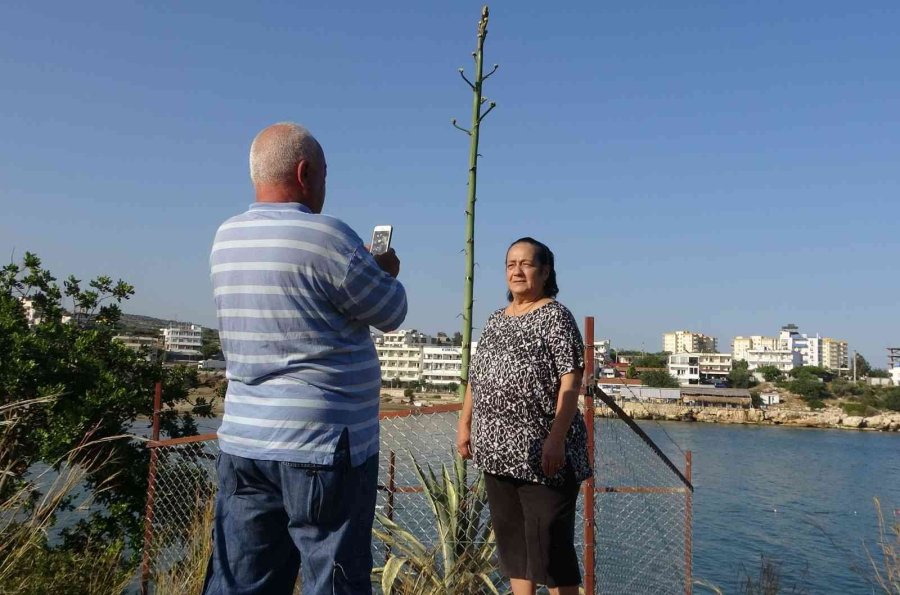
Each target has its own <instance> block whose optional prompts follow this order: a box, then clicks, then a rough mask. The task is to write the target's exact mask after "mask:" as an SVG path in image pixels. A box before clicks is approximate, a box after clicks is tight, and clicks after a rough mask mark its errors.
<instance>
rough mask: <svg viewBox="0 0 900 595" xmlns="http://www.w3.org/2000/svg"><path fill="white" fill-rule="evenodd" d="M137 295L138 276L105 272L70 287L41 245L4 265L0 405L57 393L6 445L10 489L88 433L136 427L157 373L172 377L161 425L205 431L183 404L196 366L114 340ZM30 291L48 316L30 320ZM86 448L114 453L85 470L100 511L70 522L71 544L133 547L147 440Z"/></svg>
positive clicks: (148, 409)
mask: <svg viewBox="0 0 900 595" xmlns="http://www.w3.org/2000/svg"><path fill="white" fill-rule="evenodd" d="M133 294H134V288H133V287H132V286H131V285H129V284H127V283H125V282H124V281H121V280H120V281H118V282H115V283H114V282H113V281H112V279H111V278H109V277H106V276H101V277H98V278H96V279H94V280H93V281H91V282H90V283H89V284H88V288H87V289H83V288H82V282H81V281H80V280H78V279H76V278H75V277H72V276H70V277H69V278H68V279H66V280H65V281H64V283H63V288H62V289H61V288H60V287H59V285H58V284H57V283H56V279H55V278H54V277H53V276H52V275H51V274H50V272H49V271H46V270H45V269H44V268H43V266H42V264H41V260H40V259H39V258H38V257H37V256H36V255H34V254H32V253H26V254H25V257H24V259H23V262H22V264H21V265H19V264H9V265H7V266H5V267H3V268H2V269H0V404H2V405H10V404H15V403H21V402H25V401H28V400H30V399H34V398H38V397H48V396H52V397H53V398H52V399H50V400H49V401H48V402H45V403H39V404H35V405H32V406H30V407H28V408H27V412H26V413H25V414H23V415H22V416H21V417H20V420H19V423H18V424H17V425H16V427H15V429H14V430H13V431H11V432H10V433H9V434H7V436H6V441H7V444H6V447H7V448H9V449H12V456H13V458H14V460H16V461H17V465H16V466H15V468H14V469H9V470H8V471H9V472H10V473H12V474H13V480H14V481H13V482H7V483H6V484H5V485H6V486H7V488H8V489H15V485H16V484H17V483H18V482H17V481H15V480H18V481H21V480H22V479H23V478H24V477H25V476H26V474H27V473H28V471H29V469H31V468H32V466H33V465H35V464H36V463H38V462H44V463H46V464H49V465H55V464H57V462H58V461H60V460H61V459H62V458H63V457H64V456H65V455H66V454H67V453H69V452H70V451H71V450H72V449H73V448H74V447H76V446H78V445H79V443H81V441H82V440H84V438H85V436H87V435H90V436H91V437H92V439H93V440H95V441H96V440H99V439H103V438H108V437H112V436H120V435H124V434H130V433H131V432H132V431H133V428H134V427H135V425H136V421H137V419H138V418H139V417H144V418H147V417H149V416H151V415H152V413H153V411H152V409H153V387H154V384H155V383H156V382H157V381H162V382H163V395H162V397H163V406H164V411H163V414H162V416H161V429H162V431H163V432H164V433H166V434H168V435H169V436H173V437H175V436H182V435H185V434H192V433H196V426H195V425H194V423H193V418H192V417H191V415H190V414H189V413H185V414H179V413H178V412H177V411H176V410H175V408H174V406H175V404H176V402H178V401H181V400H183V399H184V398H185V396H186V394H187V390H188V389H189V385H190V383H191V379H190V376H189V374H188V373H185V372H184V371H183V370H177V369H175V370H164V369H163V368H162V366H161V364H159V363H158V362H155V361H148V360H147V358H146V357H145V355H146V354H145V353H141V352H135V351H133V350H131V349H129V348H128V347H125V346H124V345H122V344H121V343H119V342H117V341H114V340H113V338H114V337H115V335H116V334H117V333H118V331H119V329H118V326H117V325H118V321H119V318H120V316H121V310H120V307H119V305H120V304H121V303H122V302H123V301H124V300H127V299H128V298H129V297H131V295H133ZM23 299H28V300H30V301H31V304H32V305H33V307H34V308H35V310H36V312H37V313H39V315H40V320H39V322H37V323H35V324H31V325H29V323H28V319H27V318H26V315H25V310H24V307H23V302H22V300H23ZM64 299H67V300H68V301H70V302H71V314H72V317H73V320H74V321H75V322H64V321H63V320H64V315H65V314H66V313H65V311H64V309H63V300H64ZM194 374H195V375H196V371H194ZM79 456H81V457H84V459H85V460H88V459H90V458H95V459H96V458H98V457H104V458H105V457H108V458H109V461H108V463H107V464H105V465H103V466H101V467H99V468H92V469H91V470H90V472H89V473H88V474H87V476H86V479H85V482H86V489H87V490H88V491H93V492H94V496H95V499H96V502H97V503H98V504H99V506H98V509H99V511H98V512H95V513H93V514H92V515H91V516H90V517H89V518H88V519H87V520H85V521H82V522H80V523H79V524H78V525H76V526H75V527H70V528H68V529H66V530H65V531H64V532H63V537H64V539H65V543H66V544H68V545H77V544H84V543H86V542H87V541H88V540H98V539H99V540H107V541H112V540H116V539H121V538H122V537H128V538H129V539H130V542H131V548H132V549H133V550H134V551H139V549H140V547H139V544H140V536H141V529H142V528H141V518H142V514H143V509H144V504H145V499H146V494H147V465H148V461H149V453H148V451H147V449H146V448H145V447H144V446H143V445H142V444H141V443H139V442H137V441H131V440H114V441H106V442H101V443H99V444H97V446H95V447H92V448H88V449H83V450H80V451H79ZM76 462H77V461H76ZM98 486H106V489H102V490H98V489H97V488H98Z"/></svg>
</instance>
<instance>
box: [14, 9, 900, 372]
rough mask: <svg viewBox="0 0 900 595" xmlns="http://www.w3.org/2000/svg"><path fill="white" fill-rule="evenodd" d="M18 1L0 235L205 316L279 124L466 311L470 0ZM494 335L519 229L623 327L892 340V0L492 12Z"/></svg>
mask: <svg viewBox="0 0 900 595" xmlns="http://www.w3.org/2000/svg"><path fill="white" fill-rule="evenodd" d="M256 4H257V3H248V2H207V3H201V2H188V3H174V2H173V3H168V5H163V3H154V4H153V5H152V6H141V5H139V4H137V3H134V2H122V1H116V2H103V3H101V2H88V3H62V2H57V3H13V4H7V6H5V7H4V11H3V13H4V16H3V19H2V23H0V81H2V88H3V91H2V93H0V201H2V207H3V209H2V215H0V253H2V254H3V259H4V260H6V259H7V258H8V255H9V254H11V253H12V252H13V250H15V254H16V255H17V256H21V254H22V253H23V252H24V251H25V250H30V251H34V252H37V253H38V254H39V255H40V256H41V257H43V259H44V261H45V263H46V264H47V265H48V266H49V267H50V268H51V270H52V271H53V272H54V273H56V274H57V276H58V277H64V276H65V275H67V274H69V273H75V274H76V275H77V276H79V277H81V278H89V277H92V276H94V275H97V274H102V273H108V274H111V275H113V276H116V277H122V278H124V279H126V280H127V281H129V282H131V283H133V284H134V285H135V286H136V288H137V295H136V296H135V298H133V300H132V301H131V303H130V304H128V305H127V307H126V310H127V311H129V312H134V313H142V314H149V315H156V316H161V317H171V318H178V319H183V320H189V321H194V322H199V323H202V324H205V325H210V326H213V325H214V323H215V317H214V310H213V304H212V299H211V290H210V284H209V279H208V271H207V256H208V250H209V245H210V242H211V239H212V236H213V233H214V231H215V228H216V227H217V225H218V224H219V223H220V222H221V221H222V220H224V219H225V218H227V217H229V216H231V215H233V214H236V213H238V212H240V211H242V210H243V209H245V208H246V206H247V205H248V204H249V203H250V202H251V200H252V189H251V186H250V182H249V179H248V174H247V151H248V148H249V144H250V140H251V139H252V137H253V135H254V134H255V133H256V132H257V131H258V130H259V129H260V128H262V127H263V126H265V125H267V124H270V123H273V122H275V121H279V120H295V121H299V122H301V123H303V124H305V125H306V126H308V127H309V128H310V129H311V130H312V131H313V133H314V134H316V135H317V136H318V138H319V139H320V140H321V141H322V144H323V145H324V147H325V150H326V153H327V156H328V161H329V163H328V173H329V177H328V200H327V203H326V211H327V212H328V213H330V214H333V215H336V216H338V217H341V218H342V219H344V220H345V221H347V222H348V223H349V224H351V225H352V226H353V227H354V228H355V229H357V231H358V232H359V233H360V235H361V236H363V237H366V236H368V235H369V234H370V233H371V231H370V230H371V228H372V227H373V226H374V225H376V224H381V223H390V224H393V225H394V227H395V233H394V246H395V247H396V249H397V251H398V253H399V255H400V257H401V259H402V263H403V264H402V267H403V268H402V272H401V277H402V279H403V280H404V281H405V284H406V286H407V289H408V292H409V297H410V303H411V307H410V312H409V317H408V319H407V323H406V325H405V326H409V327H416V328H419V329H422V330H425V331H428V332H435V331H438V330H445V331H447V332H451V333H452V332H453V331H455V330H457V329H458V327H459V324H460V320H459V318H458V314H459V312H460V310H461V305H462V282H463V257H462V254H461V253H460V250H461V248H462V246H463V239H464V227H463V226H464V213H463V211H464V203H465V197H466V186H465V181H466V164H467V155H468V138H467V137H465V136H464V135H462V134H461V133H459V132H457V131H456V130H454V129H453V128H451V127H450V119H451V118H453V117H456V118H458V119H460V121H462V122H465V121H466V120H467V119H468V118H469V115H470V109H471V107H470V106H471V95H470V93H469V91H468V88H467V87H466V86H465V85H464V83H463V82H462V81H461V80H460V79H459V77H458V75H457V73H456V69H457V68H458V67H459V66H465V67H466V68H467V70H469V71H471V58H470V55H469V54H470V52H471V51H472V50H473V48H474V40H475V24H476V22H477V19H478V15H479V11H480V4H478V3H475V2H463V1H460V2H452V3H449V2H447V3H441V4H440V5H439V6H436V5H435V4H436V3H421V2H409V3H387V4H385V3H371V2H367V3H355V5H350V4H347V3H315V4H316V7H310V6H311V5H312V4H313V3H303V2H283V3H259V4H260V6H256ZM492 11H493V12H492V17H491V26H490V34H489V36H488V41H487V62H488V63H494V62H498V63H500V64H501V67H500V70H499V71H498V73H497V74H496V75H495V76H494V77H493V78H491V80H490V81H489V84H488V85H487V95H488V96H489V97H490V98H491V99H494V100H496V101H497V102H498V107H497V109H496V110H494V112H492V114H491V115H490V116H489V117H488V119H487V120H486V121H485V125H484V128H483V141H482V147H481V152H482V153H483V155H484V158H483V159H482V161H481V170H480V179H479V198H480V202H479V203H478V209H477V236H476V242H477V254H476V258H477V261H478V262H479V267H478V269H477V274H476V300H477V301H476V308H475V310H476V325H479V324H481V323H483V321H484V319H485V318H486V316H487V314H488V313H489V312H490V311H492V310H493V309H494V308H496V307H499V306H500V305H502V302H503V293H504V278H503V269H502V261H503V255H504V250H505V248H506V246H507V245H508V243H509V242H510V241H511V240H513V239H515V238H517V237H519V236H522V235H533V236H535V237H537V238H538V239H541V240H543V241H545V242H546V243H548V244H549V245H550V246H551V248H553V249H554V251H555V252H556V254H557V259H558V267H559V277H560V286H561V288H562V292H561V294H560V296H559V297H560V300H561V301H562V302H563V303H565V304H567V305H568V306H569V307H570V308H571V309H572V310H573V312H574V313H575V315H576V317H578V318H579V320H580V319H581V318H582V317H583V316H585V315H594V316H596V319H597V325H598V335H600V336H605V337H610V338H611V339H612V340H613V343H614V344H615V345H617V346H620V347H637V348H640V347H641V346H642V345H643V346H644V347H645V348H646V349H648V350H657V349H661V333H663V332H664V331H667V330H674V329H679V328H687V329H691V330H695V331H699V332H704V333H707V334H711V335H714V336H716V337H718V338H719V341H720V346H721V347H722V348H723V349H724V350H727V349H728V348H729V345H730V343H731V338H732V337H733V336H734V335H737V334H774V333H776V332H777V330H778V329H779V327H780V326H781V325H782V324H785V323H788V322H794V323H796V324H798V325H799V326H800V327H801V330H802V331H804V332H813V333H814V332H819V333H821V334H823V335H826V336H834V337H839V338H845V339H847V340H849V341H850V345H851V349H858V350H860V351H861V352H862V353H863V354H864V355H865V356H866V357H867V358H869V360H870V361H872V363H873V364H876V365H879V366H884V364H885V357H884V355H885V352H884V347H885V346H888V345H900V315H898V296H900V276H898V273H897V271H898V267H897V262H898V254H900V233H898V215H900V209H898V195H900V192H898V191H900V111H898V106H900V77H898V76H897V73H898V63H897V61H898V56H900V36H898V35H897V31H898V30H900V5H898V4H897V3H896V2H895V1H894V0H886V1H882V2H864V3H847V2H835V1H819V2H812V1H803V2H791V3H784V2H773V1H763V2H754V3H724V2H708V3H699V2H695V3H672V2H653V3H651V2H645V3H619V4H611V3H598V2H581V3H567V6H566V7H565V8H555V7H553V5H552V3H547V2H516V3H512V2H506V3H503V4H496V5H494V6H492Z"/></svg>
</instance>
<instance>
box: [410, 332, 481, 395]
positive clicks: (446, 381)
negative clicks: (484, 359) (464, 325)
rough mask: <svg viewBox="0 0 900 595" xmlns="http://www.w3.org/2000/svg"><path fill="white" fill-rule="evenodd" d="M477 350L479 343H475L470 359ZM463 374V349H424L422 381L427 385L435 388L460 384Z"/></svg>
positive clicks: (440, 347)
mask: <svg viewBox="0 0 900 595" xmlns="http://www.w3.org/2000/svg"><path fill="white" fill-rule="evenodd" d="M477 349H478V342H473V343H472V352H471V354H470V357H471V356H473V355H475V351H476V350H477ZM469 361H471V359H470V360H469ZM461 372H462V347H456V346H451V347H445V346H438V345H435V346H425V347H423V348H422V375H421V381H422V382H424V383H425V384H430V385H434V386H446V385H450V384H459V375H460V373H461Z"/></svg>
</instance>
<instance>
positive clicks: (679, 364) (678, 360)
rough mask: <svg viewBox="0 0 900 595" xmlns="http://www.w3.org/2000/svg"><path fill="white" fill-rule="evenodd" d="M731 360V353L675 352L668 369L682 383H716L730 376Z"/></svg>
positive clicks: (670, 357)
mask: <svg viewBox="0 0 900 595" xmlns="http://www.w3.org/2000/svg"><path fill="white" fill-rule="evenodd" d="M731 362H732V359H731V354H730V353H675V354H673V355H670V356H669V364H668V370H669V374H671V375H672V376H673V377H674V378H675V379H676V380H678V382H679V383H680V384H682V385H690V384H715V383H716V382H720V381H723V380H726V379H727V378H728V374H729V373H730V372H731Z"/></svg>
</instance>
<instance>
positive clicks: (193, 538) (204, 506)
mask: <svg viewBox="0 0 900 595" xmlns="http://www.w3.org/2000/svg"><path fill="white" fill-rule="evenodd" d="M213 505H214V501H213V500H212V499H210V500H207V501H206V502H205V503H204V502H199V503H197V506H196V507H195V509H194V510H195V511H196V512H195V515H194V518H193V520H192V521H191V525H190V528H189V530H188V538H187V542H186V544H185V550H184V557H183V558H182V559H181V560H180V561H179V562H178V563H176V564H175V565H173V566H172V567H171V568H167V569H165V570H158V571H157V572H155V573H154V574H153V584H154V586H155V591H154V592H155V593H156V594H157V595H194V594H199V593H200V592H201V590H202V589H203V580H204V577H205V576H206V566H207V563H208V561H209V556H210V554H211V553H212V527H213Z"/></svg>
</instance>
